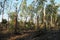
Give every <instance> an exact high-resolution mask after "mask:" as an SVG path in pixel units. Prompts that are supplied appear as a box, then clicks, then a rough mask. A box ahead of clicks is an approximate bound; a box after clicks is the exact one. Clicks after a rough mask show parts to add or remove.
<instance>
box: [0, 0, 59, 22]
mask: <svg viewBox="0 0 60 40" xmlns="http://www.w3.org/2000/svg"><path fill="white" fill-rule="evenodd" d="M1 1H3V0H0V2H1ZM9 1H12V0H9ZM21 1H22V0H19V1H18V3H19V4H21ZM32 1H33V0H27V3H28V4H27V5H29V4H31V2H32ZM12 2H13V3H14V2H15V1H14V0H13V1H12ZM55 2H56V3H57V4H59V3H60V0H55ZM48 3H49V2H48ZM9 4H10V5H12V6H13V4H11V2H9ZM19 4H18V5H19ZM13 9H14V7H13V8H12V11H14V10H13ZM8 11H9V10H8ZM5 12H6V11H5ZM7 18H8V15H7V14H6V13H5V14H4V19H7ZM1 19H2V15H0V22H1Z"/></svg>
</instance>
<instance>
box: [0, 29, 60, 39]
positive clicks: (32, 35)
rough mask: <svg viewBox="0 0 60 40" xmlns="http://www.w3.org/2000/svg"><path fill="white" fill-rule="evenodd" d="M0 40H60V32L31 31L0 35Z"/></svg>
mask: <svg viewBox="0 0 60 40" xmlns="http://www.w3.org/2000/svg"><path fill="white" fill-rule="evenodd" d="M0 40H60V31H47V32H45V31H44V32H43V31H33V30H29V31H26V32H24V33H23V34H17V35H16V34H10V33H5V34H1V33H0Z"/></svg>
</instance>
